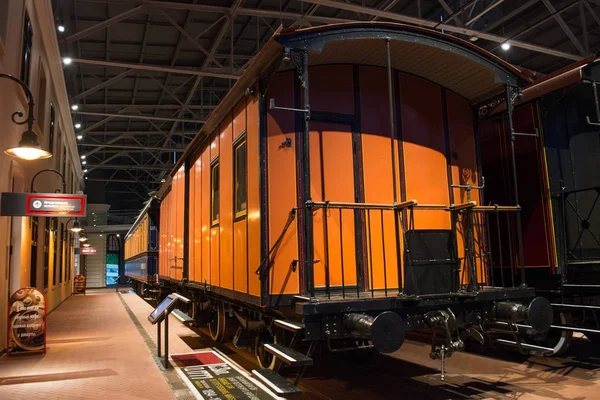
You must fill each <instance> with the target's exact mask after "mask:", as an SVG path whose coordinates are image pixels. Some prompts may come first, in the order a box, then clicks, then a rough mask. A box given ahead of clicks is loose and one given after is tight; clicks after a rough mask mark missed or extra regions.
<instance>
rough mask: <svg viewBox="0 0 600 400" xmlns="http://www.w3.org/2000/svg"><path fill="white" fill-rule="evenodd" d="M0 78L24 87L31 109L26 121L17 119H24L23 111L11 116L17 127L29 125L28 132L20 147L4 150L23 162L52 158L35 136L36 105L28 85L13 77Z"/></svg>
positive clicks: (4, 76) (22, 138) (24, 135)
mask: <svg viewBox="0 0 600 400" xmlns="http://www.w3.org/2000/svg"><path fill="white" fill-rule="evenodd" d="M0 78H6V79H10V80H11V81H13V82H16V83H18V84H19V85H21V87H23V90H24V91H25V95H26V96H27V105H28V108H29V110H28V112H27V119H26V120H25V121H17V120H16V119H15V116H18V117H19V118H22V117H23V113H22V112H21V111H15V112H14V113H13V114H12V116H11V119H12V121H13V122H14V123H15V124H17V125H25V124H27V130H26V131H25V132H23V134H22V135H21V141H20V142H19V145H18V146H16V147H11V148H9V149H6V150H4V153H6V154H8V155H9V156H13V157H18V158H20V159H22V160H40V159H44V158H50V157H52V153H50V152H49V151H46V150H43V149H42V148H41V147H40V142H39V140H38V137H37V135H36V134H35V132H34V131H33V120H34V118H33V105H34V103H33V95H32V94H31V91H30V90H29V88H28V87H27V85H26V84H25V83H23V81H21V80H20V79H17V78H15V77H14V76H12V75H8V74H0Z"/></svg>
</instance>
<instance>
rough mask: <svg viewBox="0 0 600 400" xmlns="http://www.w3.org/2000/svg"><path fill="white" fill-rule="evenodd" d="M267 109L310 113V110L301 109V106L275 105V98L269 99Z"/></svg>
mask: <svg viewBox="0 0 600 400" xmlns="http://www.w3.org/2000/svg"><path fill="white" fill-rule="evenodd" d="M269 109H271V110H284V111H294V112H301V113H306V114H308V115H310V110H303V109H301V108H292V107H278V106H276V105H275V99H273V98H271V99H269Z"/></svg>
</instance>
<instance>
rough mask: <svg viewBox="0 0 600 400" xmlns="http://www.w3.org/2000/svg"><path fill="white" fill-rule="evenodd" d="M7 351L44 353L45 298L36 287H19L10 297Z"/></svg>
mask: <svg viewBox="0 0 600 400" xmlns="http://www.w3.org/2000/svg"><path fill="white" fill-rule="evenodd" d="M9 305H10V309H9V313H8V346H7V353H9V354H12V353H27V352H42V351H43V352H44V353H46V299H45V298H44V295H43V294H42V293H40V292H39V291H38V290H37V289H36V288H31V287H27V288H21V289H19V290H17V291H16V292H14V293H13V295H12V296H11V297H10V302H9Z"/></svg>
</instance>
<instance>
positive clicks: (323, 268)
mask: <svg viewBox="0 0 600 400" xmlns="http://www.w3.org/2000/svg"><path fill="white" fill-rule="evenodd" d="M526 81H527V78H526V77H525V76H524V75H523V74H522V73H521V72H520V71H519V70H518V69H516V68H515V67H513V66H511V65H509V64H507V63H506V62H504V61H502V60H501V59H499V58H497V57H495V56H493V55H492V54H490V53H487V52H485V51H483V50H482V49H480V48H478V47H476V46H474V45H472V44H471V43H468V42H465V41H462V40H460V39H457V38H455V37H452V36H448V35H444V34H441V33H438V32H435V31H430V30H426V29H421V28H416V27H410V26H404V25H398V24H390V23H368V24H366V23H352V24H342V25H331V26H322V27H318V28H310V29H300V30H295V31H279V32H277V33H276V34H275V35H274V36H273V38H272V39H271V40H269V42H268V43H267V44H266V45H265V47H264V48H263V49H262V50H261V51H260V53H259V54H258V55H257V56H256V58H255V59H254V60H253V61H252V62H251V63H250V64H249V66H248V67H247V69H246V70H245V72H244V74H243V75H242V76H241V77H240V79H239V80H238V81H237V83H236V84H235V85H234V86H233V88H232V89H231V90H230V91H229V93H228V94H227V96H226V97H225V98H224V99H223V101H222V102H221V103H220V105H219V106H218V107H217V108H216V109H215V110H214V111H213V113H212V114H211V116H210V118H209V119H208V121H207V122H206V124H205V125H204V126H203V128H202V129H201V130H200V132H199V134H198V135H197V137H196V139H194V141H193V142H192V143H191V145H190V146H189V148H188V149H187V150H186V152H185V153H184V154H183V156H182V158H181V159H180V160H179V162H178V163H177V165H176V166H175V169H174V172H173V173H172V176H171V179H170V180H169V181H168V182H167V183H166V184H165V185H163V187H162V188H161V190H160V192H159V197H162V204H161V210H160V212H161V215H160V226H161V230H160V233H159V236H160V244H159V277H160V279H161V281H162V282H163V284H164V286H165V287H167V288H170V290H179V291H184V292H185V293H186V294H187V295H188V296H192V297H194V298H195V305H194V307H193V308H192V309H191V310H190V313H191V314H192V315H191V316H192V317H193V318H195V319H196V320H197V321H201V320H202V318H203V317H205V319H204V321H206V322H208V323H209V328H210V332H211V335H212V336H213V338H214V339H216V340H221V339H222V338H223V336H224V331H225V326H226V325H227V324H229V323H230V322H228V320H227V314H228V313H227V311H229V315H235V316H236V320H238V321H239V322H241V324H239V328H238V334H236V339H235V340H236V341H237V340H240V338H242V337H243V336H244V335H250V336H255V337H257V338H258V339H259V340H257V341H256V342H257V343H258V346H257V349H256V351H257V354H258V355H259V360H260V361H261V362H262V363H263V364H269V360H270V359H269V357H268V356H267V355H266V352H269V353H272V354H274V355H275V356H276V357H283V358H285V354H287V355H288V356H289V357H291V358H294V356H293V355H290V354H292V353H286V352H288V351H293V350H290V349H289V348H288V347H291V344H294V343H297V342H296V341H294V340H292V343H291V344H290V346H288V347H285V346H284V345H283V344H282V341H281V339H280V341H279V342H278V344H277V346H276V347H277V349H274V348H273V345H272V344H269V342H271V341H273V340H274V337H273V336H275V333H276V331H277V330H278V329H283V330H292V331H293V332H294V333H296V334H299V335H301V336H300V337H301V338H303V339H305V340H306V341H308V342H310V343H318V342H322V343H327V345H328V346H329V348H330V349H332V350H333V351H335V350H340V347H344V350H347V349H348V347H347V346H348V339H349V338H352V339H353V340H354V339H356V341H353V342H352V343H354V344H353V345H352V346H351V348H354V347H356V348H364V347H365V346H367V347H374V348H376V349H377V350H379V351H383V352H390V351H394V350H396V349H397V348H399V347H400V345H401V344H402V340H403V338H404V334H405V331H408V330H414V329H436V328H441V329H442V330H443V332H444V334H445V336H446V341H445V345H444V346H442V347H441V348H440V347H435V345H434V348H433V349H432V355H434V356H436V355H437V356H440V357H442V358H443V357H444V356H445V355H446V354H449V353H451V352H452V351H454V350H457V349H461V348H462V346H463V344H462V339H463V337H462V336H460V337H459V336H458V332H459V331H463V330H464V329H466V328H471V331H476V332H478V333H476V334H475V336H477V337H479V338H481V339H483V336H484V333H485V332H484V331H486V330H487V328H488V326H489V324H491V323H492V322H493V321H494V320H504V321H510V322H514V321H522V320H527V319H528V320H529V323H530V324H532V325H534V326H535V327H536V328H537V329H539V330H543V329H546V328H547V327H548V326H549V322H548V320H549V319H551V317H552V312H551V309H550V306H549V304H547V302H546V303H545V302H544V301H541V300H540V299H537V300H535V301H533V302H532V303H531V304H530V302H531V300H532V299H533V297H534V289H532V288H528V287H527V286H525V285H519V286H515V287H500V286H492V285H491V283H490V280H489V277H490V262H491V261H490V260H491V257H492V256H491V255H490V254H489V250H490V246H488V242H489V232H488V231H489V229H488V227H487V218H488V214H490V213H492V212H493V213H494V216H495V217H494V218H496V217H498V218H503V221H504V219H506V220H509V221H513V222H512V223H514V224H515V227H516V228H519V225H518V220H519V211H520V208H519V207H518V205H517V204H516V203H514V202H512V203H510V202H509V203H508V204H505V205H499V206H485V205H484V204H485V203H484V201H483V199H482V195H481V193H480V191H479V188H480V187H481V186H482V184H483V182H482V179H481V176H480V165H481V161H480V160H479V153H478V152H479V150H478V134H477V115H476V113H475V112H474V111H475V108H474V105H475V104H478V103H480V102H481V101H484V100H486V99H489V98H491V97H493V96H496V95H499V94H501V93H504V92H506V91H509V92H510V91H511V90H516V89H517V88H518V87H519V85H521V84H523V83H525V82H526ZM516 239H518V240H515V246H514V249H513V250H514V254H507V255H506V257H514V258H516V257H517V255H516V253H517V251H518V250H519V249H520V246H519V245H518V242H519V241H520V236H518V235H517V238H516ZM522 301H525V303H522ZM236 324H237V322H236ZM507 333H510V332H507ZM295 337H296V336H295ZM365 342H366V343H367V344H364V343H365ZM356 343H363V344H362V345H356ZM313 348H314V347H313V346H312V345H311V347H310V348H309V350H308V352H309V353H310V352H311V351H312V349H313ZM265 350H266V352H265ZM282 354H284V355H282ZM304 357H306V356H304ZM292 364H294V363H292ZM297 365H300V364H297Z"/></svg>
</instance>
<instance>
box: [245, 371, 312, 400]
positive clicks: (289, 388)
mask: <svg viewBox="0 0 600 400" xmlns="http://www.w3.org/2000/svg"><path fill="white" fill-rule="evenodd" d="M252 375H254V376H255V377H256V378H257V379H258V380H259V381H261V382H262V383H264V384H265V385H266V386H267V387H268V388H269V389H271V390H272V391H273V392H275V393H276V394H277V395H280V396H284V397H289V396H292V395H300V394H302V391H301V390H300V389H298V387H297V386H296V385H294V384H292V383H291V382H290V381H288V380H287V379H286V378H284V377H283V376H281V375H279V374H278V373H277V372H274V371H272V370H270V369H260V370H256V369H255V370H252Z"/></svg>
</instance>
